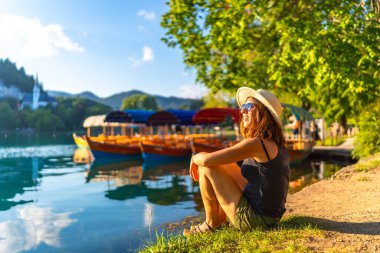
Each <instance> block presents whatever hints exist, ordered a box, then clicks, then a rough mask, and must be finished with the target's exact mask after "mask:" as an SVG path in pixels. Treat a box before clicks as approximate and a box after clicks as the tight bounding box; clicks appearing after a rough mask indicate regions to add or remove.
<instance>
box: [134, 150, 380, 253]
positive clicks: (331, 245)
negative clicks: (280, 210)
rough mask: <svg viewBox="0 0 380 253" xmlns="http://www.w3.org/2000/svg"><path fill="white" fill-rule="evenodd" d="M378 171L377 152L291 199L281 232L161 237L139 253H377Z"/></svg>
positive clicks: (225, 231) (379, 158)
mask: <svg viewBox="0 0 380 253" xmlns="http://www.w3.org/2000/svg"><path fill="white" fill-rule="evenodd" d="M379 168H380V153H377V154H375V155H372V156H370V157H367V158H364V159H361V160H359V161H358V162H357V163H356V164H355V165H352V166H348V167H345V168H344V169H342V170H340V171H338V172H337V173H336V174H335V176H334V177H332V178H331V179H328V180H323V181H320V182H319V183H317V184H314V185H312V186H310V187H307V188H305V189H304V190H303V191H301V192H299V193H296V194H294V195H291V196H289V201H288V202H289V205H290V206H289V207H288V208H289V209H288V212H287V215H286V216H285V217H284V218H283V219H282V221H281V225H280V227H279V228H278V229H275V230H269V231H263V230H254V231H251V232H248V233H242V232H239V231H238V230H236V229H234V228H231V227H225V228H223V229H222V230H220V231H218V232H216V233H206V234H201V235H195V236H192V237H190V238H189V239H187V238H185V237H183V236H182V235H180V234H177V235H170V236H166V237H165V236H163V235H158V236H157V241H156V242H155V243H153V242H151V243H147V246H146V247H145V248H142V249H141V252H315V251H317V252H374V251H376V252H377V250H380V247H377V246H374V245H375V244H376V243H377V242H380V240H379V238H378V237H376V235H378V234H379V233H380V231H379V227H378V226H377V224H378V223H377V222H376V221H377V220H378V219H377V218H376V217H379V216H378V210H379V208H378V207H379V205H378V204H377V203H378V202H376V198H377V197H376V196H378V194H379V193H378V191H376V189H378V188H377V186H378V183H379V179H380V177H379ZM369 189H370V190H369ZM292 199H293V200H292ZM364 200H368V201H367V202H363V201H364ZM352 206H355V209H351V207H352ZM292 209H293V210H292ZM197 222H198V221H197ZM379 245H380V244H379Z"/></svg>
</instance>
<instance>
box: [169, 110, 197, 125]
mask: <svg viewBox="0 0 380 253" xmlns="http://www.w3.org/2000/svg"><path fill="white" fill-rule="evenodd" d="M167 111H168V112H170V113H172V114H174V115H175V116H177V118H178V119H179V123H180V124H181V125H193V116H194V114H195V113H196V111H192V110H167Z"/></svg>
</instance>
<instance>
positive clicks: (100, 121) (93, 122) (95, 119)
mask: <svg viewBox="0 0 380 253" xmlns="http://www.w3.org/2000/svg"><path fill="white" fill-rule="evenodd" d="M105 119H106V115H94V116H90V117H88V118H86V119H85V120H84V122H83V127H84V128H88V127H101V126H103V125H104V120H105Z"/></svg>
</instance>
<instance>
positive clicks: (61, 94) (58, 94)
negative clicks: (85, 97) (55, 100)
mask: <svg viewBox="0 0 380 253" xmlns="http://www.w3.org/2000/svg"><path fill="white" fill-rule="evenodd" d="M47 93H48V95H49V96H52V97H64V98H66V97H72V96H73V94H70V93H68V92H64V91H53V90H48V91H47Z"/></svg>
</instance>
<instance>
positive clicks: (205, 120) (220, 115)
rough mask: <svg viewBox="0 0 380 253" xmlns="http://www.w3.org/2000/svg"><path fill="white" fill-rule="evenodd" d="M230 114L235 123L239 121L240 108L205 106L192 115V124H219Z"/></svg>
mask: <svg viewBox="0 0 380 253" xmlns="http://www.w3.org/2000/svg"><path fill="white" fill-rule="evenodd" d="M228 115H230V116H231V117H232V120H233V121H234V122H235V123H238V122H239V121H240V110H239V109H237V108H206V109H202V110H199V111H198V112H197V113H195V115H194V116H193V123H194V124H219V123H222V122H224V121H225V120H226V118H227V116H228Z"/></svg>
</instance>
